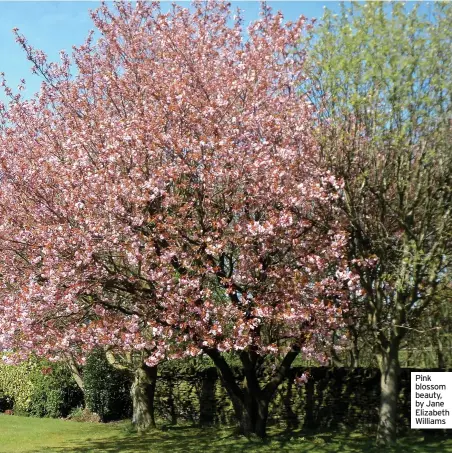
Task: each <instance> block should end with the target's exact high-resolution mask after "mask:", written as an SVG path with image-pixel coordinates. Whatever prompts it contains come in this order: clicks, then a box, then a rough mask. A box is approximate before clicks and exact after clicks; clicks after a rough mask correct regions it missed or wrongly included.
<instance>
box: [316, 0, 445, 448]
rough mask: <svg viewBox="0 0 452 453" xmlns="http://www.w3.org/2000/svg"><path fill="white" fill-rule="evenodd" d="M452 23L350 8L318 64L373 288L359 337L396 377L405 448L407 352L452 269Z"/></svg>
mask: <svg viewBox="0 0 452 453" xmlns="http://www.w3.org/2000/svg"><path fill="white" fill-rule="evenodd" d="M451 18H452V7H451V5H450V4H447V3H440V2H439V3H437V4H435V6H434V10H433V17H432V18H427V17H425V16H423V15H421V13H420V12H419V10H418V6H414V7H413V8H407V7H406V6H405V5H404V4H402V3H400V2H395V3H392V4H390V5H384V4H383V3H378V2H369V3H366V4H364V5H361V4H358V3H355V4H353V5H351V6H344V5H343V7H342V11H341V13H340V14H339V15H334V14H333V13H332V12H330V11H327V12H326V13H325V16H324V18H323V21H322V24H321V26H320V27H318V28H317V30H316V32H317V37H318V39H317V40H316V42H315V43H314V46H313V50H312V52H311V55H310V57H311V69H310V73H311V76H312V78H313V79H314V81H315V83H314V86H313V89H312V91H311V96H312V99H313V102H314V103H315V104H316V105H317V107H318V118H317V119H318V124H319V134H318V139H319V142H320V146H321V150H322V161H323V163H324V164H326V165H327V166H328V168H330V170H331V171H332V172H333V174H335V175H336V176H337V177H340V178H342V179H343V180H344V191H343V195H344V196H343V197H342V198H341V199H340V203H341V205H342V212H343V214H345V215H346V217H347V219H348V223H349V234H350V246H349V260H350V267H351V269H352V270H353V272H354V273H356V275H358V276H359V280H360V286H361V294H358V295H356V297H354V298H353V308H352V310H351V311H350V312H349V332H350V336H352V337H354V338H355V339H357V341H356V342H355V349H356V353H358V352H359V347H360V346H361V345H362V344H366V343H367V344H368V345H369V348H370V349H371V350H372V351H373V352H374V353H375V358H376V359H377V362H378V364H379V366H380V369H381V371H382V373H383V375H384V376H386V377H385V379H384V385H383V383H382V412H381V413H382V414H390V416H388V417H387V418H386V419H385V420H383V418H382V421H381V423H382V424H381V430H380V432H384V433H385V434H384V435H382V436H381V440H384V439H383V438H385V439H388V437H390V438H391V439H392V440H393V439H394V438H395V408H396V396H397V394H396V388H397V385H396V381H397V374H398V368H399V350H400V347H401V344H402V342H403V341H404V339H405V338H406V335H407V333H408V332H409V331H410V329H415V328H417V327H418V325H419V324H420V323H421V320H422V316H423V314H424V313H426V312H427V311H429V310H431V308H432V306H434V305H436V304H437V302H438V297H437V293H438V290H439V288H440V287H441V286H442V285H443V284H444V282H445V279H446V278H447V277H446V273H445V271H446V269H448V268H449V267H450V264H451V259H452V254H451V250H452V242H451V241H452V230H451V225H452V211H451V202H452V191H451V190H450V188H451V186H452V152H451V147H450V146H451V143H452V140H451V139H452V128H451V122H450V120H451V114H452V102H451V101H452V98H451V93H452V72H451V70H450V68H451V65H452V59H451V58H452V56H451V52H450V48H451V45H452V33H451V27H450V22H451ZM336 49H340V51H336ZM433 311H435V310H433ZM433 311H431V313H433ZM359 342H360V344H358V343H359ZM355 356H356V354H355ZM385 392H387V393H385Z"/></svg>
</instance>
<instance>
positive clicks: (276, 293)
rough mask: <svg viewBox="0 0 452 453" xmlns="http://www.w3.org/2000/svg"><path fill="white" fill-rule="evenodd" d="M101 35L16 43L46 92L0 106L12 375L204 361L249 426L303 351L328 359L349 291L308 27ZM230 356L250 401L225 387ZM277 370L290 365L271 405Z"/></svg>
mask: <svg viewBox="0 0 452 453" xmlns="http://www.w3.org/2000/svg"><path fill="white" fill-rule="evenodd" d="M92 18H93V21H94V23H95V26H96V27H97V29H98V30H99V32H100V35H101V36H100V39H99V41H98V42H97V43H95V42H94V41H93V35H91V36H90V37H89V38H88V40H87V42H86V43H85V44H84V45H83V46H81V47H79V48H77V49H75V50H74V52H73V55H72V58H70V57H69V55H66V54H64V53H62V55H61V62H60V64H54V63H49V62H48V61H47V59H46V57H45V55H44V54H43V53H42V52H39V51H36V50H34V49H33V48H32V47H31V46H30V45H29V44H28V42H27V41H26V39H25V37H23V36H22V35H20V34H19V33H18V32H17V31H16V36H17V41H18V42H19V44H20V45H21V46H22V47H23V49H24V50H25V52H26V54H27V57H28V59H29V60H30V61H31V62H32V63H33V65H34V68H33V69H34V71H35V72H37V73H40V74H41V75H43V77H44V79H45V81H44V83H43V85H42V88H41V91H40V93H39V94H38V95H37V96H36V97H35V98H33V99H32V100H27V101H24V100H23V99H22V98H21V97H20V95H18V96H14V95H12V93H11V90H9V89H8V88H6V91H7V94H8V93H9V94H10V95H11V102H10V103H9V105H8V106H4V107H3V108H2V109H0V115H1V127H0V148H1V150H2V151H1V155H0V163H1V168H2V190H1V192H0V211H1V222H0V250H1V252H2V253H1V254H0V273H1V275H2V284H1V287H0V290H1V291H2V292H3V294H4V298H3V304H2V307H1V308H0V319H1V322H0V338H2V342H3V343H4V345H5V347H7V348H9V349H11V350H15V351H18V357H17V358H18V359H21V358H23V357H21V356H25V355H26V354H27V351H30V350H33V351H36V353H37V354H40V355H45V356H51V355H57V356H58V355H59V354H60V352H62V351H63V352H65V351H68V350H70V351H71V352H72V353H73V354H74V355H76V354H78V355H84V354H85V353H86V351H87V350H89V349H91V348H93V347H95V346H97V345H102V346H107V347H109V348H110V349H111V350H114V349H117V350H118V351H119V352H124V351H125V352H129V353H131V352H133V351H138V352H139V353H141V352H143V353H145V354H146V358H145V360H146V363H147V365H149V366H153V365H156V364H157V363H159V362H161V361H162V360H163V359H165V358H167V359H176V358H181V357H187V356H197V355H199V354H200V353H202V352H206V353H207V354H208V355H209V356H210V357H211V358H212V359H213V360H214V362H215V364H216V365H217V366H219V367H221V369H222V372H224V373H223V374H224V376H225V382H228V383H229V385H231V386H232V387H231V389H233V393H234V394H235V398H236V403H237V404H236V405H235V406H236V407H237V408H238V407H239V406H243V405H244V404H249V405H250V407H249V408H248V410H246V411H244V410H241V409H240V411H241V413H242V414H247V413H250V414H251V415H250V417H252V418H253V420H252V422H251V424H249V426H251V427H252V429H254V425H255V420H254V418H255V417H257V416H258V414H264V413H265V411H260V412H256V410H257V409H256V408H257V401H255V400H256V398H258V397H259V398H260V402H259V404H268V400H269V399H270V398H271V396H272V395H273V393H274V390H275V388H276V387H277V386H278V385H279V384H280V383H281V381H282V380H283V379H284V377H285V376H286V374H287V370H288V369H289V368H290V365H291V363H292V361H293V360H294V359H295V358H296V356H297V355H298V354H300V353H301V354H302V355H303V356H305V357H309V358H314V359H316V360H322V361H324V360H325V355H326V353H327V351H328V350H329V345H330V339H331V331H332V330H333V329H336V330H337V329H338V328H339V326H341V324H342V313H343V311H344V309H346V307H347V301H348V294H347V291H346V290H345V289H346V288H347V286H346V284H349V287H348V288H351V289H354V288H355V282H354V281H353V276H352V275H351V274H350V272H349V270H348V269H347V267H346V264H347V263H346V262H345V255H344V247H345V244H346V240H347V238H346V235H345V234H344V231H343V225H342V223H341V217H340V216H339V215H338V211H337V209H335V201H336V200H337V198H338V197H339V194H338V190H340V188H341V181H340V180H337V179H336V178H335V177H334V176H333V175H332V174H331V173H329V172H327V171H323V170H322V168H321V167H319V166H318V165H317V159H316V158H317V153H318V147H317V146H316V142H315V140H314V138H313V135H312V127H313V124H314V123H313V107H312V105H311V104H310V103H309V102H308V100H307V99H306V98H304V97H303V98H300V96H298V93H297V92H296V88H297V87H298V86H299V85H300V84H301V83H302V82H303V81H304V80H305V69H304V67H305V54H306V52H305V49H304V47H303V46H300V45H299V44H298V40H299V37H300V36H301V35H303V34H305V33H306V31H307V30H308V29H309V24H307V22H306V19H305V18H304V17H300V18H299V19H298V20H296V21H295V22H290V23H289V22H284V21H283V17H282V15H281V14H272V12H271V9H270V8H268V7H267V6H265V5H263V6H262V12H261V17H260V19H259V20H258V21H256V22H255V23H254V24H252V25H251V26H250V27H249V28H248V31H247V36H246V38H245V36H244V30H243V23H242V22H243V21H242V18H241V15H240V14H238V15H237V16H235V17H232V13H231V8H230V5H229V4H227V3H224V2H220V1H213V2H206V3H204V2H195V3H194V4H193V8H191V9H188V8H182V7H180V6H175V7H174V8H173V9H172V10H171V12H169V13H168V14H162V13H161V11H160V10H159V6H158V4H157V3H156V2H154V3H147V2H138V3H136V4H135V3H126V2H124V3H117V4H116V6H115V8H114V9H109V7H108V6H107V5H106V4H104V5H103V6H102V7H100V8H99V9H98V10H97V11H96V12H94V13H93V14H92ZM72 63H73V65H74V67H75V68H76V70H77V75H76V76H75V77H73V76H72V74H71V72H70V71H71V68H72V66H71V64H72ZM5 85H6V82H5ZM18 333H19V334H18ZM227 351H241V352H242V353H241V354H240V360H241V362H242V364H243V366H245V367H246V368H247V373H248V375H247V381H252V382H253V385H251V386H244V387H243V388H239V387H238V386H236V385H233V380H231V379H227V376H229V372H230V368H229V366H228V364H227V362H226V361H225V360H224V358H223V357H222V356H221V354H222V353H223V352H227ZM267 354H269V355H274V356H275V357H277V358H278V359H280V358H281V360H279V362H280V363H278V365H277V366H275V367H274V373H273V374H274V376H273V379H272V380H271V381H270V382H269V383H268V385H267V386H266V387H265V388H262V389H261V388H260V387H259V382H258V379H257V378H256V373H257V369H258V368H259V367H260V366H261V365H262V361H261V357H263V356H265V355H267ZM245 362H246V365H245ZM231 389H230V390H231ZM261 391H262V392H261ZM252 400H253V401H254V402H252ZM264 418H265V417H264ZM264 425H265V423H262V428H263V429H264Z"/></svg>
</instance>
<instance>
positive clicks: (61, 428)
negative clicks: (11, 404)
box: [0, 415, 452, 453]
mask: <svg viewBox="0 0 452 453" xmlns="http://www.w3.org/2000/svg"><path fill="white" fill-rule="evenodd" d="M269 431H270V432H269V439H268V440H267V441H266V442H261V441H258V440H256V441H250V440H247V439H244V438H240V437H236V436H234V435H233V431H232V430H231V429H214V428H211V429H200V428H193V427H190V426H173V427H168V428H166V429H165V430H157V431H155V432H152V433H149V434H146V435H139V434H136V433H133V432H132V431H131V430H130V425H129V424H126V423H111V424H93V423H77V422H71V421H65V420H54V419H38V418H27V417H16V416H11V415H0V452H5V453H16V452H35V453H56V452H60V453H63V452H65V453H82V452H83V453H89V452H105V453H135V452H150V453H160V452H169V453H242V452H243V453H245V452H246V453H258V452H259V453H260V452H271V453H277V452H291V453H298V452H299V453H333V452H334V453H336V452H337V453H358V452H365V453H370V452H380V451H381V449H377V448H375V447H373V441H372V439H369V438H366V437H365V436H364V435H362V434H358V433H347V432H340V433H328V434H317V435H312V436H310V435H306V434H304V435H303V433H292V434H291V435H285V434H283V433H281V432H278V431H277V430H275V429H270V430H269ZM394 452H400V453H406V452H418V453H448V452H451V453H452V439H448V440H440V439H437V440H429V441H425V440H424V439H423V438H422V437H416V436H414V435H413V436H412V437H408V438H404V439H401V440H400V441H399V444H398V446H397V448H396V449H395V450H394Z"/></svg>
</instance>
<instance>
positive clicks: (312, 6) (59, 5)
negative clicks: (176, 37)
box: [0, 1, 339, 100]
mask: <svg viewBox="0 0 452 453" xmlns="http://www.w3.org/2000/svg"><path fill="white" fill-rule="evenodd" d="M181 3H182V4H184V5H188V4H189V3H188V2H181ZM232 4H233V6H234V7H236V6H239V7H240V8H241V9H243V10H244V15H245V21H246V22H249V21H252V20H253V19H256V18H257V17H258V13H259V7H260V3H259V2H257V1H246V2H243V1H240V2H239V1H236V2H232ZM268 4H269V5H270V6H271V7H272V8H273V9H274V10H281V11H282V12H283V13H284V16H285V18H286V19H287V20H294V19H295V18H296V17H298V16H300V15H301V14H303V15H305V16H307V17H318V18H319V17H321V16H322V11H323V6H324V5H326V6H327V7H328V8H332V9H336V8H338V5H339V3H338V2H328V1H326V2H325V1H289V2H287V1H286V2H285V1H281V2H271V1H270V2H268ZM98 5H99V3H98V2H95V1H91V2H80V1H79V2H74V1H61V2H49V1H42V2H22V1H10V2H4V1H0V72H4V73H5V76H6V79H7V82H8V85H9V86H10V87H12V88H13V89H15V88H16V87H17V85H18V84H19V81H20V79H21V78H24V79H25V80H26V82H27V91H26V92H25V95H26V96H31V95H32V94H33V93H35V92H36V91H38V90H39V86H40V83H41V80H40V78H39V77H38V76H34V75H32V74H31V71H30V67H31V64H30V62H29V61H27V59H26V57H25V54H24V52H23V51H22V49H21V48H20V46H19V45H18V44H17V43H16V42H15V38H14V35H13V33H12V29H13V28H14V27H17V28H19V29H20V32H21V33H22V34H23V35H25V36H26V38H27V39H28V42H29V43H30V44H31V45H32V46H33V47H35V48H37V49H40V50H42V51H44V52H45V53H46V54H47V55H48V56H49V58H50V59H51V60H52V61H57V60H58V53H59V51H60V50H63V49H64V50H67V51H69V52H70V51H71V48H72V46H73V45H80V44H82V43H83V41H84V40H85V38H86V36H87V34H88V32H89V30H90V29H92V28H93V24H92V22H91V18H90V17H89V10H90V9H95V8H96V7H97V6H98ZM169 5H170V3H169V2H162V9H164V8H166V7H168V6H169ZM0 100H5V98H4V95H3V93H0Z"/></svg>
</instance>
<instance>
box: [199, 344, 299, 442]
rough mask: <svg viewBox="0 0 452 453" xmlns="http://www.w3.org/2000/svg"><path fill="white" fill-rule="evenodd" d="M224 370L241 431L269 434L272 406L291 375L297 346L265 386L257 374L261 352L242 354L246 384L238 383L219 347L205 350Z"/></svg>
mask: <svg viewBox="0 0 452 453" xmlns="http://www.w3.org/2000/svg"><path fill="white" fill-rule="evenodd" d="M205 352H206V354H207V355H208V356H209V357H210V358H211V359H212V360H213V362H214V364H215V366H216V367H217V368H218V370H219V371H220V373H221V379H222V382H223V384H224V386H225V388H226V391H227V392H228V394H229V397H230V398H231V401H232V404H233V407H234V412H235V415H236V418H237V421H238V426H239V432H240V434H243V435H244V436H246V437H250V436H257V437H260V438H262V439H263V438H265V437H266V435H267V420H268V407H269V404H270V401H271V400H272V398H273V395H274V393H275V391H276V389H277V388H278V386H279V384H281V382H282V381H283V380H284V379H285V378H286V377H287V375H288V372H289V370H290V367H291V365H292V362H293V361H294V360H295V358H296V356H297V355H298V352H299V348H298V347H294V348H293V349H292V350H291V351H289V352H288V353H287V354H286V356H285V357H284V359H283V361H282V363H281V365H280V367H279V369H278V370H277V372H276V374H275V375H274V376H273V377H272V378H271V379H270V381H269V382H268V384H267V385H266V386H265V387H264V388H261V387H260V385H259V382H258V378H257V373H256V363H257V360H258V356H257V354H255V353H253V352H249V351H244V352H242V353H241V355H240V358H241V361H242V363H243V370H244V374H245V381H246V385H245V386H244V387H243V388H240V386H239V385H238V384H237V382H236V379H235V376H234V373H233V372H232V370H231V368H230V367H229V365H228V364H227V363H226V361H225V360H224V358H223V357H222V356H221V354H220V352H219V351H218V350H216V349H207V350H205Z"/></svg>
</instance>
